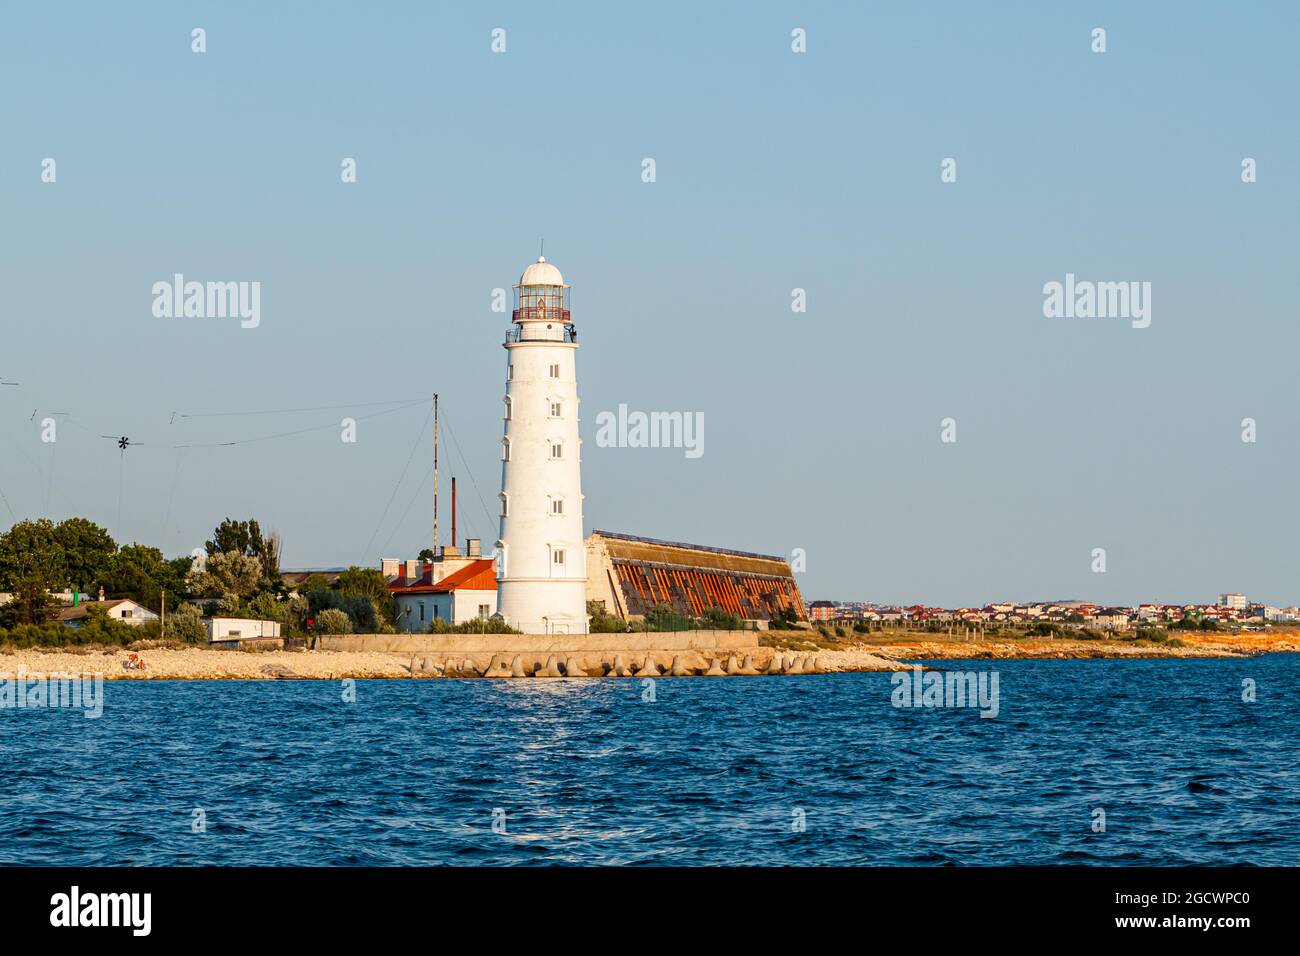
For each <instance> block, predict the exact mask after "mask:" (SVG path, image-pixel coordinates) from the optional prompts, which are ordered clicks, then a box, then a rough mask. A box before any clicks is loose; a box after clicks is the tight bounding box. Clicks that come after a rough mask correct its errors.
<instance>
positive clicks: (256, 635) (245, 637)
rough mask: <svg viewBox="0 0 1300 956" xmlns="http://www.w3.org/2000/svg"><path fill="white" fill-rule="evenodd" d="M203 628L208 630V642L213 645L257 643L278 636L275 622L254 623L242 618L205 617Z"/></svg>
mask: <svg viewBox="0 0 1300 956" xmlns="http://www.w3.org/2000/svg"><path fill="white" fill-rule="evenodd" d="M203 626H204V627H206V628H207V629H208V640H209V641H210V642H212V643H213V644H220V643H223V642H225V641H259V640H267V639H269V638H277V637H279V636H280V625H279V623H278V622H276V621H256V620H251V619H249V618H244V617H205V618H204V619H203Z"/></svg>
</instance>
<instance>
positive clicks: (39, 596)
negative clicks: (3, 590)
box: [0, 574, 54, 627]
mask: <svg viewBox="0 0 1300 956" xmlns="http://www.w3.org/2000/svg"><path fill="white" fill-rule="evenodd" d="M53 609H54V599H53V598H52V597H50V593H49V590H48V589H47V588H46V584H45V579H44V578H42V577H41V576H40V575H39V574H26V575H23V576H22V577H21V578H19V579H18V581H17V584H16V585H15V586H14V592H13V598H12V600H10V602H9V603H8V604H6V605H4V606H3V607H0V622H2V623H3V626H4V627H16V626H18V625H21V624H44V623H46V622H47V621H48V620H49V619H50V616H51V614H52V612H53Z"/></svg>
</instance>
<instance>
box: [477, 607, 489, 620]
mask: <svg viewBox="0 0 1300 956" xmlns="http://www.w3.org/2000/svg"><path fill="white" fill-rule="evenodd" d="M490 613H491V606H490V605H487V604H480V605H479V606H478V616H479V617H484V618H485V617H487V616H488V615H489V614H490Z"/></svg>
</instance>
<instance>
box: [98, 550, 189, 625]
mask: <svg viewBox="0 0 1300 956" xmlns="http://www.w3.org/2000/svg"><path fill="white" fill-rule="evenodd" d="M189 566H190V559H189V558H177V559H173V560H170V561H169V560H168V559H166V558H164V557H163V553H162V552H161V551H159V550H158V549H157V548H151V547H149V546H148V545H144V544H127V545H123V546H122V547H121V548H120V549H119V550H118V552H117V554H115V555H113V558H112V560H111V561H110V562H109V564H108V568H107V570H105V571H104V572H103V573H102V574H101V575H100V578H99V583H100V584H102V585H103V586H104V591H105V593H106V594H107V595H108V596H109V597H115V598H130V599H131V600H133V601H138V602H140V603H141V604H143V605H144V606H145V607H147V608H149V610H151V611H155V612H156V611H158V610H159V609H160V607H161V604H162V595H163V594H166V595H167V603H168V605H169V606H175V605H178V604H180V596H181V594H183V593H184V591H185V575H186V572H187V571H188V570H189Z"/></svg>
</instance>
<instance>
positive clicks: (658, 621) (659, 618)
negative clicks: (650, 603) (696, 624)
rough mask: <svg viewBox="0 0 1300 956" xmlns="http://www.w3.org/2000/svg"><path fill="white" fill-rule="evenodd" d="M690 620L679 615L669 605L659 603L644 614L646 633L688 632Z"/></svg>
mask: <svg viewBox="0 0 1300 956" xmlns="http://www.w3.org/2000/svg"><path fill="white" fill-rule="evenodd" d="M691 625H692V622H691V619H690V618H689V617H686V616H685V615H683V614H679V613H678V612H677V611H676V610H675V609H674V608H673V606H672V605H671V604H665V603H662V602H661V603H659V604H656V605H655V606H654V607H652V608H650V609H649V610H648V611H646V612H645V626H646V630H647V631H689V630H691Z"/></svg>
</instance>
